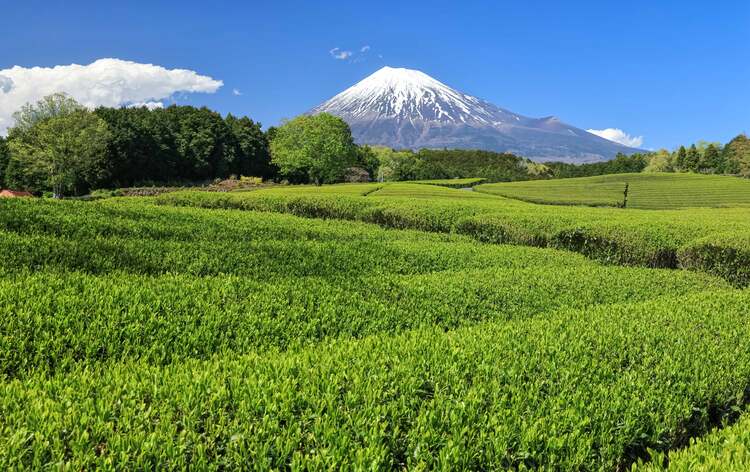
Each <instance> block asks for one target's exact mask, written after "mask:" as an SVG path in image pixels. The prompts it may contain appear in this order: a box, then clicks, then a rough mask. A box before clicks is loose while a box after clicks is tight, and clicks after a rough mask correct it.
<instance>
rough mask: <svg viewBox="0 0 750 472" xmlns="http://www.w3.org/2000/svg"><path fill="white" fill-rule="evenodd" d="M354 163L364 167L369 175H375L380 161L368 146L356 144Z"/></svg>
mask: <svg viewBox="0 0 750 472" xmlns="http://www.w3.org/2000/svg"><path fill="white" fill-rule="evenodd" d="M355 165H356V166H357V167H360V168H362V169H364V170H365V171H366V172H367V174H368V175H370V177H375V176H376V175H377V173H378V167H379V166H380V162H379V161H378V157H377V156H376V155H375V151H373V150H372V148H371V147H370V146H357V163H356V164H355Z"/></svg>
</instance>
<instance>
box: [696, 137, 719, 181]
mask: <svg viewBox="0 0 750 472" xmlns="http://www.w3.org/2000/svg"><path fill="white" fill-rule="evenodd" d="M723 168H724V163H723V161H722V156H721V153H720V152H719V148H718V147H716V145H715V144H713V143H709V144H708V145H707V146H706V148H705V150H704V151H703V154H702V155H701V158H700V161H699V162H698V170H699V171H700V172H704V173H714V174H715V173H719V172H721V171H722V169H723Z"/></svg>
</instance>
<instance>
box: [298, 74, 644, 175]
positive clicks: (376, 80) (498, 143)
mask: <svg viewBox="0 0 750 472" xmlns="http://www.w3.org/2000/svg"><path fill="white" fill-rule="evenodd" d="M323 112H325V113H330V114H332V115H336V116H339V117H341V118H343V119H344V120H345V121H346V122H347V123H349V126H350V127H351V129H352V135H353V136H354V139H355V141H356V142H357V143H359V144H377V145H385V146H389V147H392V148H411V149H419V148H444V147H447V148H463V149H467V148H469V149H485V150H491V151H501V152H512V153H514V154H517V155H519V156H523V157H528V158H531V159H537V160H564V161H569V162H592V161H600V160H605V159H610V158H612V157H614V156H615V155H616V154H617V153H618V152H624V153H629V152H630V153H632V152H634V151H635V150H634V149H631V148H628V147H625V146H622V145H619V144H616V143H613V142H611V141H607V140H606V139H603V138H600V137H598V136H595V135H593V134H590V133H587V132H586V131H583V130H582V129H579V128H576V127H574V126H570V125H568V124H565V123H563V122H562V121H560V120H558V119H557V118H555V117H546V118H539V119H535V118H528V117H526V116H523V115H518V114H516V113H513V112H511V111H508V110H505V109H503V108H500V107H498V106H495V105H493V104H492V103H489V102H486V101H484V100H480V99H479V98H476V97H473V96H471V95H467V94H465V93H462V92H459V91H458V90H455V89H453V88H451V87H449V86H447V85H445V84H444V83H442V82H440V81H438V80H435V79H433V78H432V77H430V76H429V75H427V74H425V73H424V72H420V71H418V70H413V69H402V68H394V67H383V68H382V69H380V70H378V71H376V72H375V73H374V74H372V75H370V76H368V77H366V78H365V79H363V80H362V81H360V82H358V83H357V84H355V85H354V86H352V87H349V88H348V89H346V90H344V91H343V92H341V93H340V94H338V95H336V96H335V97H333V98H331V99H330V100H328V101H326V102H324V103H322V104H321V105H319V106H317V107H315V108H313V109H312V110H310V112H309V113H310V114H316V113H323Z"/></svg>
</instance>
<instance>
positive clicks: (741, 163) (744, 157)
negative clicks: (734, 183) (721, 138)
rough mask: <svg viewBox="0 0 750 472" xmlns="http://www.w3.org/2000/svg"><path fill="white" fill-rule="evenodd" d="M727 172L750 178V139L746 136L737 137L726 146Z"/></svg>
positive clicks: (724, 152) (724, 153) (725, 160)
mask: <svg viewBox="0 0 750 472" xmlns="http://www.w3.org/2000/svg"><path fill="white" fill-rule="evenodd" d="M722 154H723V157H724V162H725V172H726V173H728V174H739V175H742V176H743V177H750V138H748V137H747V135H745V134H740V135H737V136H735V137H734V138H733V139H732V140H731V141H729V142H728V143H727V145H726V146H724V151H723V153H722Z"/></svg>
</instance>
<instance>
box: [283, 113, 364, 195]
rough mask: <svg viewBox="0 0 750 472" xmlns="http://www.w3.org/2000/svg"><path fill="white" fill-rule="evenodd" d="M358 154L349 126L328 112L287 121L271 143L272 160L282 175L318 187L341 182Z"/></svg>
mask: <svg viewBox="0 0 750 472" xmlns="http://www.w3.org/2000/svg"><path fill="white" fill-rule="evenodd" d="M356 153H357V148H356V145H355V144H354V140H353V139H352V133H351V130H350V129H349V125H348V124H346V122H345V121H344V120H342V119H341V118H338V117H335V116H333V115H330V114H328V113H321V114H319V115H314V116H298V117H297V118H294V119H293V120H290V121H286V122H285V123H284V124H283V125H281V126H280V127H279V128H277V129H276V132H275V136H274V138H273V140H272V141H271V161H272V162H273V163H274V164H276V166H278V167H279V170H280V172H281V173H282V174H283V175H285V176H287V177H295V176H300V175H304V176H306V178H307V180H308V181H309V182H314V183H315V184H316V185H320V184H322V183H333V182H337V181H340V180H341V179H342V178H343V175H344V171H345V169H346V168H348V167H351V166H352V165H354V164H355V162H356Z"/></svg>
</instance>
